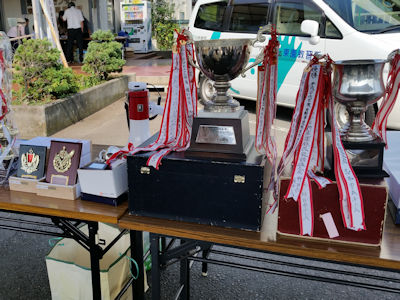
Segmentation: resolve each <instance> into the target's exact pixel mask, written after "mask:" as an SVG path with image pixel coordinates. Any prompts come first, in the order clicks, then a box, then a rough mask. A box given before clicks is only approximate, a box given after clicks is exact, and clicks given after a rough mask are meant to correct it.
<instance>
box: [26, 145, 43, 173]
mask: <svg viewBox="0 0 400 300" xmlns="http://www.w3.org/2000/svg"><path fill="white" fill-rule="evenodd" d="M39 161H40V156H39V155H37V154H35V153H34V152H33V150H32V148H31V149H29V151H28V152H26V153H24V154H22V156H21V169H22V170H23V171H25V172H26V173H28V174H31V173H33V172H35V171H37V167H38V165H39Z"/></svg>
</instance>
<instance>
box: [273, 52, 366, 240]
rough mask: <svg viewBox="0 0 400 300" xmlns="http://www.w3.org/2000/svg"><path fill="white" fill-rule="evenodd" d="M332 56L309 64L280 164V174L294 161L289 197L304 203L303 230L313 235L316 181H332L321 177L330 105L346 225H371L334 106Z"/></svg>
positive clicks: (322, 183)
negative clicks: (341, 137) (313, 189)
mask: <svg viewBox="0 0 400 300" xmlns="http://www.w3.org/2000/svg"><path fill="white" fill-rule="evenodd" d="M331 63H332V61H331V59H330V58H329V56H326V55H325V56H318V57H316V56H314V57H313V59H312V60H311V61H310V63H309V64H308V65H307V67H306V68H305V71H304V73H303V76H302V78H301V83H300V87H299V91H298V93H297V97H296V106H295V109H294V113H293V117H292V122H291V124H290V129H289V132H288V135H287V137H286V140H285V148H284V152H283V155H282V158H281V161H280V162H279V165H278V175H281V174H282V173H283V171H284V169H285V168H286V167H287V166H288V165H289V163H291V162H292V161H293V170H292V176H291V180H290V184H289V187H288V190H287V192H286V195H285V199H288V198H292V199H293V200H294V201H296V202H298V208H299V220H300V234H301V235H309V236H312V235H313V230H314V215H313V199H312V190H311V180H314V181H315V182H316V183H317V185H318V186H319V188H323V187H325V186H326V185H327V184H329V183H331V181H330V180H329V179H327V178H325V177H322V176H319V175H317V174H318V173H322V172H323V170H324V155H325V154H324V133H325V130H324V127H325V109H326V108H327V107H329V109H330V115H331V118H332V119H331V125H332V140H333V152H334V158H335V165H334V169H335V177H336V180H337V184H338V189H339V195H340V199H339V202H340V206H341V213H342V218H343V223H344V226H345V227H346V228H348V229H352V230H363V229H365V222H364V212H363V211H364V209H363V199H362V195H361V190H360V187H359V182H358V179H357V177H356V176H355V173H354V171H353V169H352V167H351V165H350V162H349V160H348V158H347V154H346V151H345V149H344V147H343V145H342V142H341V139H340V134H339V130H338V127H337V124H336V118H335V115H334V110H333V98H332V87H331V73H332V71H331Z"/></svg>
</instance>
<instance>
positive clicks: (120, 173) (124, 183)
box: [78, 159, 128, 198]
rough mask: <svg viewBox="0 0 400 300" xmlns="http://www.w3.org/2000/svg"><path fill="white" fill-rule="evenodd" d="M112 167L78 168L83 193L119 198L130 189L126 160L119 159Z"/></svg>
mask: <svg viewBox="0 0 400 300" xmlns="http://www.w3.org/2000/svg"><path fill="white" fill-rule="evenodd" d="M111 167H112V169H111V170H96V169H85V168H83V169H78V176H79V182H80V184H81V189H82V193H85V194H92V195H97V196H101V197H108V198H118V197H119V196H120V195H122V194H123V193H125V192H126V191H128V170H127V163H126V160H125V159H123V160H122V159H121V160H118V161H116V162H114V163H113V164H112V166H111Z"/></svg>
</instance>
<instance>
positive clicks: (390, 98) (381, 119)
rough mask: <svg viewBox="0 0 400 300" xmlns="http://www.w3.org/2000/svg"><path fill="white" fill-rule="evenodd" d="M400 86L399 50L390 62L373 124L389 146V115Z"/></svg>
mask: <svg viewBox="0 0 400 300" xmlns="http://www.w3.org/2000/svg"><path fill="white" fill-rule="evenodd" d="M399 88H400V53H399V50H397V51H396V52H395V53H394V56H393V59H392V60H391V62H390V70H389V74H388V79H387V85H386V91H385V94H384V96H383V100H382V103H381V105H380V107H379V111H378V113H377V114H376V118H375V121H374V123H373V124H372V130H373V131H374V133H375V134H376V135H378V136H380V137H381V138H382V139H383V141H384V142H385V144H386V149H387V148H388V144H387V137H386V125H387V120H388V118H389V115H390V113H391V111H392V109H393V107H394V104H395V102H396V99H397V95H398V93H399Z"/></svg>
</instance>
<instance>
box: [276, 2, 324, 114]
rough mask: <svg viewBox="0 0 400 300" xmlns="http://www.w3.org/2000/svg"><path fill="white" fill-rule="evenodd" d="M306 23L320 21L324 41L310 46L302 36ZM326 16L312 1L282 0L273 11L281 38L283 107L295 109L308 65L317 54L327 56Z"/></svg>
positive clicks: (280, 58)
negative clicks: (302, 27)
mask: <svg viewBox="0 0 400 300" xmlns="http://www.w3.org/2000/svg"><path fill="white" fill-rule="evenodd" d="M304 20H314V21H317V22H318V23H319V24H320V26H319V36H320V37H321V39H320V41H319V43H318V44H316V45H312V44H311V43H310V39H311V38H310V36H307V35H306V34H304V33H302V31H301V29H300V28H301V23H302V22H303V21H304ZM324 20H325V17H324V13H323V11H322V10H321V9H320V8H319V7H318V6H316V5H315V4H314V3H313V2H311V1H300V0H278V1H276V4H275V7H274V12H273V24H274V25H275V26H276V30H277V33H278V35H279V38H278V40H279V42H280V48H279V64H278V87H277V88H278V96H277V101H278V104H280V105H285V106H294V105H295V101H296V94H297V90H298V88H299V83H300V79H301V75H302V73H303V70H304V68H305V66H306V63H307V62H308V61H310V60H311V58H312V56H313V55H314V54H316V53H321V54H324V53H325V38H324V32H325V30H324V29H325V28H324V27H325V26H324V25H325V21H324Z"/></svg>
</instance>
